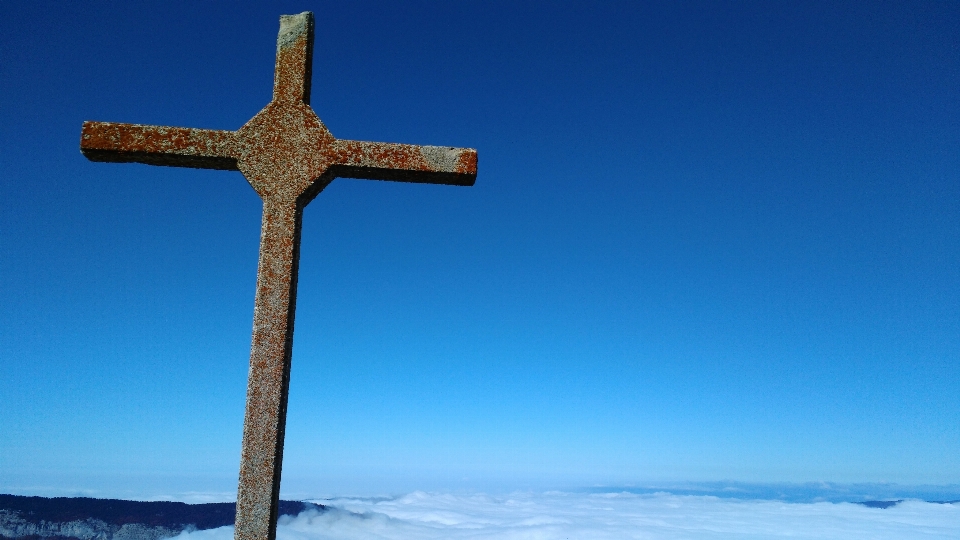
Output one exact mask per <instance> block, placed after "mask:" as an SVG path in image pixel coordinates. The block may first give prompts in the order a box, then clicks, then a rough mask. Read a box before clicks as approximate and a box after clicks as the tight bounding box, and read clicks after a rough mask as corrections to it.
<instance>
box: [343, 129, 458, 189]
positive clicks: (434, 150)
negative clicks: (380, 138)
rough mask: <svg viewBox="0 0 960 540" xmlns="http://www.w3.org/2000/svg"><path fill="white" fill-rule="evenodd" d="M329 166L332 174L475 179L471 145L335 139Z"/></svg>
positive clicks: (436, 181) (442, 181)
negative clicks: (464, 146)
mask: <svg viewBox="0 0 960 540" xmlns="http://www.w3.org/2000/svg"><path fill="white" fill-rule="evenodd" d="M332 153H333V154H334V155H335V156H336V159H335V161H334V164H333V165H332V166H331V167H330V172H331V173H333V175H334V176H338V177H341V178H367V179H370V180H395V181H399V182H420V183H425V184H449V185H455V186H472V185H473V183H474V182H475V181H476V180H477V151H476V150H474V149H473V148H451V147H447V146H416V145H412V144H394V143H376V142H363V141H349V140H338V141H336V143H334V149H333V152H332Z"/></svg>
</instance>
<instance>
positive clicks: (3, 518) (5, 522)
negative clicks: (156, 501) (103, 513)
mask: <svg viewBox="0 0 960 540" xmlns="http://www.w3.org/2000/svg"><path fill="white" fill-rule="evenodd" d="M196 529H197V527H196V526H194V525H192V524H188V525H185V526H179V527H177V526H174V527H164V526H162V525H154V526H151V525H144V524H142V523H124V524H123V525H115V524H112V523H107V522H105V521H102V520H99V519H94V518H87V519H83V520H74V521H46V520H39V521H37V522H31V521H28V520H27V519H25V518H24V517H22V516H21V515H20V513H19V512H11V511H10V510H0V537H3V538H15V539H17V540H39V539H42V538H52V537H61V539H60V540H67V539H77V540H161V539H162V538H170V537H173V536H177V535H178V534H180V533H181V532H183V531H184V530H196Z"/></svg>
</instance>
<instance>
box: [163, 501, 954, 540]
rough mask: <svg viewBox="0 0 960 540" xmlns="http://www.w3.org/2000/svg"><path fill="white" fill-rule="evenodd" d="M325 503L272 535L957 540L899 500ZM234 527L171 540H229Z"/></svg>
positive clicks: (942, 511) (352, 539)
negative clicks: (884, 503)
mask: <svg viewBox="0 0 960 540" xmlns="http://www.w3.org/2000/svg"><path fill="white" fill-rule="evenodd" d="M316 502H319V503H322V504H325V505H328V506H330V507H332V508H331V509H330V510H328V511H326V512H315V511H310V512H304V513H302V514H300V515H299V516H297V517H289V516H288V517H283V518H281V520H280V524H279V526H278V527H277V539H278V540H334V539H337V540H360V539H377V540H393V539H397V540H400V539H403V540H433V539H440V538H443V539H458V538H463V539H470V540H483V539H498V540H554V539H556V540H561V539H578V540H588V539H598V540H599V539H603V540H608V539H609V540H614V539H616V540H625V539H634V538H643V539H671V540H673V539H720V538H723V539H751V540H753V539H764V538H790V539H791V540H797V539H806V538H810V539H814V538H816V539H825V538H836V539H844V540H853V539H858V538H864V539H866V538H870V539H874V540H876V539H891V540H892V539H897V540H909V539H913V538H923V539H933V538H943V539H953V540H955V539H957V538H960V505H958V504H935V503H927V502H922V501H904V502H903V503H901V504H899V505H897V506H895V507H892V508H887V509H878V508H867V507H864V506H861V505H857V504H852V503H828V502H818V503H785V502H779V501H762V500H737V499H720V498H716V497H705V496H690V495H671V494H666V493H656V494H648V495H637V494H631V493H605V494H588V493H560V492H549V493H514V494H511V495H509V496H504V497H492V496H487V495H454V494H435V493H424V492H419V491H418V492H414V493H410V494H408V495H405V496H402V497H398V498H391V499H383V498H379V499H359V498H339V499H329V500H317V501H316ZM232 538H233V527H221V528H219V529H211V530H207V531H197V532H193V533H184V534H182V535H180V537H178V539H177V540H231V539H232Z"/></svg>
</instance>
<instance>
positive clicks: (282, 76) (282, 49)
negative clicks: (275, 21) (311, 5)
mask: <svg viewBox="0 0 960 540" xmlns="http://www.w3.org/2000/svg"><path fill="white" fill-rule="evenodd" d="M312 67H313V13H311V12H309V11H304V12H303V13H299V14H297V15H281V16H280V33H279V34H277V68H276V73H275V74H274V79H273V100H274V101H302V102H304V103H306V104H308V105H309V104H310V79H312V78H313V77H312Z"/></svg>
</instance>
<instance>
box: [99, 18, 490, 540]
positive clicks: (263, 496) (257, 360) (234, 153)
mask: <svg viewBox="0 0 960 540" xmlns="http://www.w3.org/2000/svg"><path fill="white" fill-rule="evenodd" d="M313 29H314V24H313V14H312V13H309V12H305V13H301V14H299V15H284V16H282V17H281V18H280V33H279V35H278V37H277V63H276V70H275V75H274V85H273V100H272V101H271V102H270V103H268V104H267V106H266V107H264V108H263V110H261V111H260V112H259V113H257V114H256V115H255V116H254V117H253V118H251V119H250V120H249V121H248V122H247V123H246V124H244V125H243V126H242V127H241V128H240V129H239V130H237V131H217V130H205V129H194V128H178V127H166V126H144V125H137V124H119V123H110V122H84V123H83V130H82V132H81V136H80V151H81V152H82V153H83V154H84V155H85V156H86V157H87V158H88V159H90V160H91V161H110V162H138V163H146V164H149V165H166V166H173V167H193V168H204V169H222V170H234V171H240V172H241V173H243V175H244V176H245V177H246V179H247V181H248V182H249V183H250V185H251V186H252V187H253V188H254V189H255V190H256V192H257V194H259V195H260V198H261V199H263V221H262V226H261V232H260V259H259V263H258V266H257V292H256V298H255V302H254V315H253V339H252V344H251V347H250V371H249V377H248V379H247V405H246V412H245V414H244V421H243V445H242V450H241V459H240V482H239V486H238V490H237V517H236V524H235V531H234V537H235V538H236V540H275V538H276V526H277V511H278V507H279V497H280V471H281V466H282V464H283V440H284V430H285V425H286V417H287V395H288V391H289V385H290V360H291V357H292V354H293V322H294V314H295V312H296V298H297V274H298V265H299V259H300V229H301V222H302V218H303V209H304V207H305V206H306V205H307V204H309V202H310V201H311V200H312V199H313V198H314V197H316V196H317V195H318V194H319V193H320V192H321V191H322V190H323V188H325V187H326V186H327V185H328V184H329V183H330V182H331V181H333V179H334V178H337V177H346V178H367V179H374V180H393V181H400V182H420V183H432V184H448V185H458V186H472V185H473V183H474V182H475V181H476V177H477V151H476V150H474V149H471V148H451V147H445V146H415V145H409V144H395V143H378V142H365V141H350V140H338V139H336V138H335V137H334V136H333V135H332V134H331V133H330V131H329V130H328V129H327V128H326V126H324V125H323V122H321V121H320V119H319V118H318V117H317V115H316V113H314V111H313V109H312V108H310V105H309V102H310V79H311V66H312V56H313Z"/></svg>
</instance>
